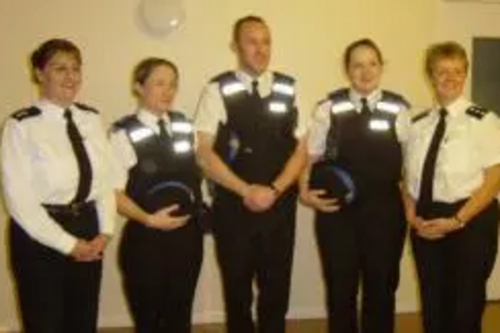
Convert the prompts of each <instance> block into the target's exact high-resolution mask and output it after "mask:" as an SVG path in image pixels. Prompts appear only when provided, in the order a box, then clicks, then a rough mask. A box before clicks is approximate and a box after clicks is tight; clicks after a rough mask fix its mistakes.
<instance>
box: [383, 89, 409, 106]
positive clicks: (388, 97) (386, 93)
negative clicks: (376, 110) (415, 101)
mask: <svg viewBox="0 0 500 333" xmlns="http://www.w3.org/2000/svg"><path fill="white" fill-rule="evenodd" d="M382 100H384V101H389V102H393V103H397V104H401V105H403V106H404V108H405V109H409V108H411V104H410V102H408V101H407V100H406V98H404V97H403V96H402V95H399V94H396V93H395V92H393V91H390V90H382Z"/></svg>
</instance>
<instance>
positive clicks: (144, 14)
mask: <svg viewBox="0 0 500 333" xmlns="http://www.w3.org/2000/svg"><path fill="white" fill-rule="evenodd" d="M139 14H140V18H141V19H142V22H143V24H144V27H145V28H146V29H147V31H148V32H150V33H152V34H154V35H162V36H166V35H168V34H170V33H171V32H173V31H175V30H177V29H178V28H179V27H180V26H181V25H182V24H183V23H184V21H185V20H186V13H185V11H184V7H183V5H182V0H142V2H141V3H140V4H139Z"/></svg>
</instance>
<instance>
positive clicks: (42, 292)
mask: <svg viewBox="0 0 500 333" xmlns="http://www.w3.org/2000/svg"><path fill="white" fill-rule="evenodd" d="M49 214H50V215H51V216H52V217H53V218H54V219H55V220H56V221H58V222H59V224H60V225H61V226H62V227H63V228H64V229H65V230H66V231H68V232H70V233H71V234H73V235H75V236H76V237H78V238H82V239H87V240H90V239H92V238H94V237H95V236H96V235H97V234H98V233H99V230H98V218H97V214H96V210H95V208H94V205H93V204H89V205H87V206H85V207H84V208H82V209H80V210H79V211H78V213H77V214H74V213H50V212H49ZM9 236H10V261H11V267H12V271H13V275H14V278H15V282H16V287H17V296H18V300H19V308H20V311H21V319H22V324H23V332H26V333H68V332H71V333H95V332H97V316H98V305H99V290H100V284H101V273H102V262H101V261H95V262H88V263H87V262H85V263H82V262H76V261H74V260H73V259H72V258H71V257H68V256H65V255H63V254H61V253H59V252H56V251H55V250H53V249H51V248H49V247H46V246H44V245H42V244H40V243H38V242H36V241H34V240H33V239H31V238H30V237H29V236H28V235H27V234H26V232H25V231H24V230H23V229H22V228H21V227H20V226H19V225H18V223H17V222H16V221H11V223H10V230H9Z"/></svg>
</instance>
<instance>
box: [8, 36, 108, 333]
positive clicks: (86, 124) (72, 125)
mask: <svg viewBox="0 0 500 333" xmlns="http://www.w3.org/2000/svg"><path fill="white" fill-rule="evenodd" d="M31 64H32V71H33V79H34V82H35V83H36V84H37V85H38V87H39V90H40V99H39V100H38V101H36V102H35V103H34V105H33V106H31V107H28V108H25V109H22V110H20V111H18V112H16V113H14V114H13V115H12V116H11V117H10V118H9V119H8V120H7V122H6V124H5V130H4V135H3V141H2V176H3V183H4V193H5V201H6V204H7V209H8V212H9V214H10V216H11V222H10V233H9V241H10V242H9V246H10V260H11V264H12V270H13V276H14V278H15V282H16V286H17V292H18V300H19V305H20V310H21V315H22V316H21V317H22V322H23V327H24V331H25V332H27V333H30V332H79V333H93V332H96V327H97V314H98V304H99V289H100V281H101V270H102V257H103V254H104V250H105V248H106V244H107V241H108V238H109V236H110V235H111V233H112V232H113V224H114V213H115V205H114V200H113V191H112V188H111V184H110V183H109V182H108V179H109V178H110V172H109V171H110V170H109V166H110V165H111V151H110V147H108V142H107V139H106V134H105V132H104V129H103V126H102V123H101V120H100V117H99V115H98V112H97V111H96V110H94V109H92V108H89V107H87V106H84V105H82V104H79V103H76V102H75V99H76V96H77V94H78V92H79V90H80V86H81V78H82V74H81V65H82V59H81V54H80V50H79V49H78V48H77V46H76V45H74V44H73V43H72V42H70V41H68V40H63V39H52V40H48V41H46V42H45V43H43V44H41V45H40V46H39V47H38V49H37V50H36V51H35V52H33V54H32V57H31ZM40 283H43V287H42V288H40Z"/></svg>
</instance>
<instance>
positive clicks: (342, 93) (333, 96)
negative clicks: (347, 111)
mask: <svg viewBox="0 0 500 333" xmlns="http://www.w3.org/2000/svg"><path fill="white" fill-rule="evenodd" d="M328 99H329V100H331V101H332V102H333V103H340V102H344V101H347V100H349V89H348V88H342V89H338V90H335V91H332V92H331V93H329V94H328Z"/></svg>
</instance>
